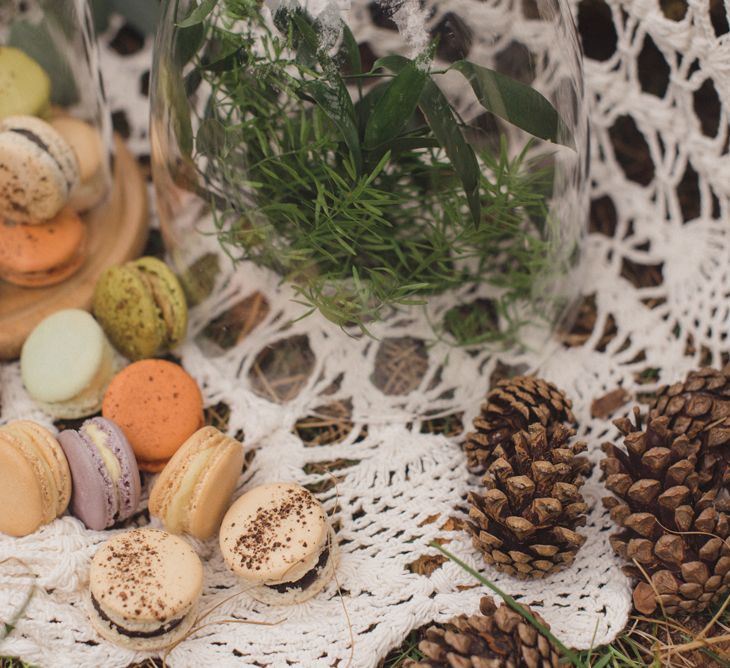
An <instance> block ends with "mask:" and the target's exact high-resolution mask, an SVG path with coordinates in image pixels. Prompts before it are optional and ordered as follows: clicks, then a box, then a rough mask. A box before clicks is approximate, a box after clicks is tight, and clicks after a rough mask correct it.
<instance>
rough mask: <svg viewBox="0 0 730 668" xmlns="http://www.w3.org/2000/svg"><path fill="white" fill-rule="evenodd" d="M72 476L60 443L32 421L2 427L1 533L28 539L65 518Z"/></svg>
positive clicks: (0, 476) (0, 475)
mask: <svg viewBox="0 0 730 668" xmlns="http://www.w3.org/2000/svg"><path fill="white" fill-rule="evenodd" d="M70 498H71V473H70V471H69V467H68V463H67V462H66V457H65V456H64V454H63V450H61V446H60V445H59V444H58V441H57V440H56V439H55V438H54V437H53V435H52V434H51V432H49V431H48V430H47V429H45V428H44V427H41V426H40V425H38V424H36V423H35V422H30V421H28V420H16V421H14V422H8V423H7V424H6V425H4V426H3V427H0V533H5V534H9V535H11V536H27V535H28V534H31V533H33V532H34V531H36V530H37V529H38V528H39V527H41V526H42V525H44V524H48V523H49V522H52V521H53V520H54V519H56V518H57V517H59V516H60V515H62V514H63V513H64V512H65V510H66V508H67V506H68V502H69V499H70Z"/></svg>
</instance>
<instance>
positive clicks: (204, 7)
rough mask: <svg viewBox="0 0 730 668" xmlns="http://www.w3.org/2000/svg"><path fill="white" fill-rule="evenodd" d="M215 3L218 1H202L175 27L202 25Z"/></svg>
mask: <svg viewBox="0 0 730 668" xmlns="http://www.w3.org/2000/svg"><path fill="white" fill-rule="evenodd" d="M217 2H218V0H202V2H201V3H200V4H199V5H198V6H197V7H196V8H195V9H193V11H192V12H190V14H189V15H188V17H187V18H186V19H184V20H183V21H180V22H179V23H178V24H177V27H178V28H190V27H191V26H194V25H197V24H198V23H202V22H203V21H204V20H205V19H206V18H207V16H208V14H210V13H211V12H212V11H213V8H214V7H215V5H216V3H217Z"/></svg>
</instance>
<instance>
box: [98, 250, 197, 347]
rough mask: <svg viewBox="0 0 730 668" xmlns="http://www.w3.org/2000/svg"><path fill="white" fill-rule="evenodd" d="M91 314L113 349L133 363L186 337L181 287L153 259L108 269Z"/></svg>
mask: <svg viewBox="0 0 730 668" xmlns="http://www.w3.org/2000/svg"><path fill="white" fill-rule="evenodd" d="M93 309H94V315H95V316H96V318H97V319H98V320H99V322H100V323H101V326H102V327H103V328H104V331H105V332H106V334H107V336H108V337H109V339H110V340H111V342H112V344H114V346H115V347H116V349H117V350H118V351H119V352H121V353H122V354H123V355H124V356H125V357H128V358H129V359H132V360H139V359H144V358H146V357H153V356H155V355H158V354H161V353H164V352H166V351H168V350H170V349H172V348H174V347H175V346H176V345H177V344H179V343H180V342H181V341H182V340H183V339H184V338H185V334H186V332H187V327H188V307H187V303H186V301H185V294H184V293H183V290H182V287H181V286H180V282H179V281H178V280H177V277H176V276H175V274H173V272H172V271H171V270H170V268H169V267H168V266H167V265H166V264H165V263H164V262H162V261H161V260H158V259H157V258H154V257H143V258H140V259H138V260H134V261H132V262H127V263H126V264H123V265H122V266H120V267H111V268H110V269H107V271H105V272H104V273H103V274H102V275H101V277H100V278H99V281H98V283H97V284H96V290H95V291H94V306H93Z"/></svg>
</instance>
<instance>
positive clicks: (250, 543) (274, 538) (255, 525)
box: [231, 489, 319, 570]
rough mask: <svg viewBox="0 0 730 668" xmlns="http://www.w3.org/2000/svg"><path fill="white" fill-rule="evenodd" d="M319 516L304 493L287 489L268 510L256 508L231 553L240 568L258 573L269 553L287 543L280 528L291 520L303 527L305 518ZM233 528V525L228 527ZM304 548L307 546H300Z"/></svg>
mask: <svg viewBox="0 0 730 668" xmlns="http://www.w3.org/2000/svg"><path fill="white" fill-rule="evenodd" d="M318 512H319V505H318V503H317V501H316V500H315V499H314V497H312V495H311V494H310V493H309V492H308V491H307V490H304V489H287V490H286V492H285V496H284V498H283V499H281V500H279V501H278V502H277V503H276V504H275V505H272V506H271V507H269V508H264V507H262V506H259V507H258V508H257V509H256V515H255V516H254V517H253V518H252V519H251V520H250V522H249V523H248V527H247V528H246V529H245V530H244V531H243V533H242V534H241V535H240V536H238V537H237V539H236V542H235V545H234V548H233V552H234V554H235V555H236V556H237V557H238V558H239V559H240V562H241V566H243V567H245V568H247V569H251V570H260V569H261V564H262V563H264V562H265V561H266V560H267V559H268V558H269V557H270V556H271V554H272V553H274V552H276V551H277V550H279V549H280V548H282V547H285V543H284V542H282V541H286V543H291V537H290V536H282V535H281V534H282V526H283V525H284V523H285V522H287V520H290V518H291V517H295V518H296V519H297V520H298V523H299V524H301V525H305V524H306V523H307V520H308V519H309V517H311V516H312V515H314V514H317V513H318ZM231 526H234V525H231ZM303 545H304V547H306V545H307V543H306V542H304V543H303Z"/></svg>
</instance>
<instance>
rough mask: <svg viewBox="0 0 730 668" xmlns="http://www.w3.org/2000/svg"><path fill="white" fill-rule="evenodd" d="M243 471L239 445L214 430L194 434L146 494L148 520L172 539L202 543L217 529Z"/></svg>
mask: <svg viewBox="0 0 730 668" xmlns="http://www.w3.org/2000/svg"><path fill="white" fill-rule="evenodd" d="M242 468H243V445H242V444H241V443H239V442H238V441H237V440H235V439H233V438H231V437H230V436H226V435H225V434H223V433H221V432H220V431H218V430H217V429H216V428H215V427H203V428H202V429H199V430H198V431H196V432H195V433H194V434H193V435H192V436H191V437H190V438H189V439H188V440H187V441H185V443H183V445H182V446H181V447H180V449H179V450H178V451H177V452H176V453H175V454H174V455H173V456H172V459H170V461H169V463H168V464H167V466H165V468H164V469H163V471H162V473H161V474H160V477H159V478H158V479H157V481H156V482H155V485H154V487H153V488H152V492H151V493H150V502H149V509H150V514H151V515H153V516H154V517H158V518H160V519H161V520H162V523H163V525H164V526H165V529H167V530H168V531H170V532H172V533H188V534H190V535H191V536H195V537H196V538H200V539H201V540H205V539H207V538H210V537H211V536H212V535H213V534H214V533H215V532H216V531H217V530H218V528H219V527H220V524H221V519H222V518H223V514H224V513H225V512H226V510H227V509H228V506H229V505H230V503H231V496H232V495H233V491H234V490H235V488H236V482H237V481H238V478H239V476H240V475H241V470H242Z"/></svg>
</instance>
